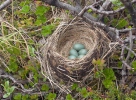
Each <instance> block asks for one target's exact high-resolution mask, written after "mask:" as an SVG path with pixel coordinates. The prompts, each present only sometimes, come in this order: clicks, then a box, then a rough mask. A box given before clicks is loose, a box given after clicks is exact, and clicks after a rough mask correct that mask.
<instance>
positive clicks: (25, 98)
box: [18, 94, 29, 100]
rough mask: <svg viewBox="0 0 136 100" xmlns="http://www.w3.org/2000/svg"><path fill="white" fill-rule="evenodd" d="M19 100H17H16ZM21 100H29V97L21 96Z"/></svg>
mask: <svg viewBox="0 0 136 100" xmlns="http://www.w3.org/2000/svg"><path fill="white" fill-rule="evenodd" d="M18 100H19V99H18ZM22 100H29V96H28V95H27V94H25V95H22Z"/></svg>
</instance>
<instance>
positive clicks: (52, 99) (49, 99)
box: [47, 93, 56, 100]
mask: <svg viewBox="0 0 136 100" xmlns="http://www.w3.org/2000/svg"><path fill="white" fill-rule="evenodd" d="M47 98H48V100H55V98H56V94H55V93H49V95H48V96H47Z"/></svg>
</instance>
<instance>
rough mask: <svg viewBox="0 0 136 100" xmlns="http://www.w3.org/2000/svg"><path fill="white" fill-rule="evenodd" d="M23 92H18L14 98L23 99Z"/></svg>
mask: <svg viewBox="0 0 136 100" xmlns="http://www.w3.org/2000/svg"><path fill="white" fill-rule="evenodd" d="M21 96H22V95H21V93H17V94H16V95H15V96H14V97H13V98H14V99H15V100H21ZM23 100H24V99H23Z"/></svg>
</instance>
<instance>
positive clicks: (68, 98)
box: [66, 94, 75, 100]
mask: <svg viewBox="0 0 136 100" xmlns="http://www.w3.org/2000/svg"><path fill="white" fill-rule="evenodd" d="M66 100H75V99H74V98H73V97H72V96H71V94H67V96H66Z"/></svg>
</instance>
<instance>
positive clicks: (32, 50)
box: [28, 45, 35, 57]
mask: <svg viewBox="0 0 136 100" xmlns="http://www.w3.org/2000/svg"><path fill="white" fill-rule="evenodd" d="M28 48H29V53H30V55H31V56H32V57H34V56H35V48H34V47H32V46H30V45H29V46H28Z"/></svg>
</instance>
